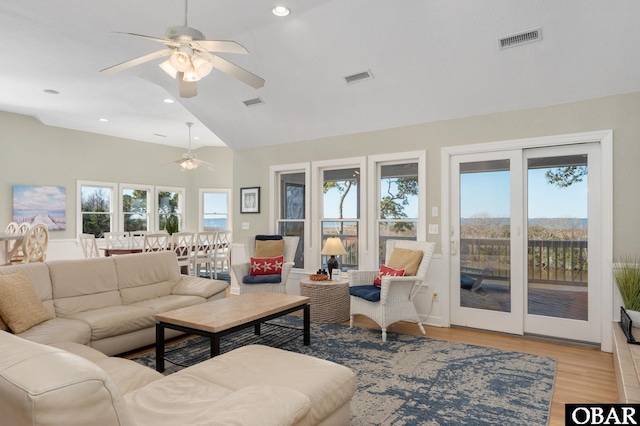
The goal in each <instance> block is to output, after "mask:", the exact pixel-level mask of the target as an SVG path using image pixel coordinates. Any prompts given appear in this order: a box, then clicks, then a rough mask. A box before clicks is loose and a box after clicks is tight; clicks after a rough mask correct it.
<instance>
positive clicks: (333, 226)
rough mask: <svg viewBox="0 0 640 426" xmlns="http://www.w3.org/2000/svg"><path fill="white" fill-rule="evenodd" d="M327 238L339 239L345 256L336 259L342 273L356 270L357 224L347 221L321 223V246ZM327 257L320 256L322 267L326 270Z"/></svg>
mask: <svg viewBox="0 0 640 426" xmlns="http://www.w3.org/2000/svg"><path fill="white" fill-rule="evenodd" d="M329 237H340V240H342V244H343V245H344V248H345V251H346V252H347V254H345V255H343V256H337V257H338V263H339V264H340V269H341V270H342V271H347V270H349V269H358V222H349V221H323V222H322V244H321V247H324V243H325V241H326V240H327V238H329ZM327 259H328V256H322V265H323V267H324V268H326V265H327Z"/></svg>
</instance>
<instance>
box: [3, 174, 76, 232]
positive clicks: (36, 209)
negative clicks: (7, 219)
mask: <svg viewBox="0 0 640 426" xmlns="http://www.w3.org/2000/svg"><path fill="white" fill-rule="evenodd" d="M66 206H67V201H66V189H65V187H64V186H32V185H13V221H14V222H16V223H18V224H20V223H23V222H27V223H30V224H31V225H34V224H36V223H43V224H45V225H47V228H48V229H49V231H63V230H65V229H67V210H66Z"/></svg>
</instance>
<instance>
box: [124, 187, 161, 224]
mask: <svg viewBox="0 0 640 426" xmlns="http://www.w3.org/2000/svg"><path fill="white" fill-rule="evenodd" d="M152 194H153V187H152V186H148V185H130V184H122V185H120V199H121V205H122V209H121V210H120V212H121V217H120V221H121V223H122V230H123V231H125V232H131V231H150V230H153V219H152V218H153V215H152V212H153V207H152V206H153V195H152Z"/></svg>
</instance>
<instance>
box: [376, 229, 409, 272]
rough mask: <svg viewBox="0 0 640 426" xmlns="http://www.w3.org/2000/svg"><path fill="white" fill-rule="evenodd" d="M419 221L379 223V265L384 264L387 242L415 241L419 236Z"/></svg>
mask: <svg viewBox="0 0 640 426" xmlns="http://www.w3.org/2000/svg"><path fill="white" fill-rule="evenodd" d="M417 227H418V222H417V221H394V222H390V221H380V222H379V223H378V235H379V240H378V253H380V256H379V259H378V261H379V262H378V264H379V265H382V264H384V257H385V251H384V247H385V245H384V244H385V242H386V241H387V240H411V241H415V240H416V238H417V234H418V228H417Z"/></svg>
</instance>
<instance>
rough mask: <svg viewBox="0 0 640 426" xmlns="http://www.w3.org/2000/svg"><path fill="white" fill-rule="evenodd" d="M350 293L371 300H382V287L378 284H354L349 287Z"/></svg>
mask: <svg viewBox="0 0 640 426" xmlns="http://www.w3.org/2000/svg"><path fill="white" fill-rule="evenodd" d="M349 294H350V295H351V296H356V297H360V298H361V299H364V300H368V301H369V302H379V301H380V287H378V286H377V285H354V286H351V287H349Z"/></svg>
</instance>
